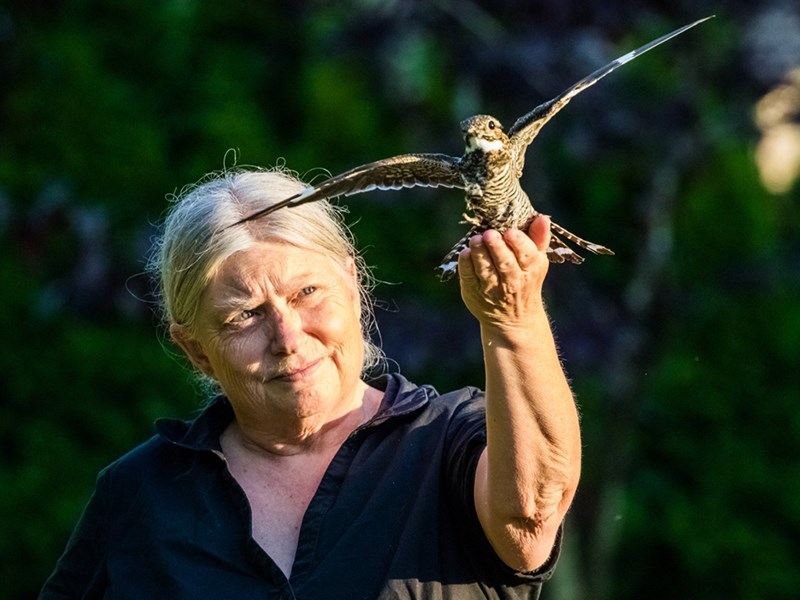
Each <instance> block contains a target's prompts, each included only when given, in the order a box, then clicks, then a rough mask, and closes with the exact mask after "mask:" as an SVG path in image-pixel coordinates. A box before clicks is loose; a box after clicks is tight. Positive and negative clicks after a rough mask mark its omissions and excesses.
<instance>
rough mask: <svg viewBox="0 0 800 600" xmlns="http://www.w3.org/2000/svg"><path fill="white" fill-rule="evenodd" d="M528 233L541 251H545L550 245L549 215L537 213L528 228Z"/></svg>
mask: <svg viewBox="0 0 800 600" xmlns="http://www.w3.org/2000/svg"><path fill="white" fill-rule="evenodd" d="M528 235H529V236H530V237H531V239H532V240H533V243H534V244H536V247H537V248H538V249H539V250H540V251H541V252H547V248H548V247H549V246H550V217H548V216H547V215H543V214H539V215H537V216H536V217H535V218H534V219H533V222H532V223H531V226H530V227H529V228H528Z"/></svg>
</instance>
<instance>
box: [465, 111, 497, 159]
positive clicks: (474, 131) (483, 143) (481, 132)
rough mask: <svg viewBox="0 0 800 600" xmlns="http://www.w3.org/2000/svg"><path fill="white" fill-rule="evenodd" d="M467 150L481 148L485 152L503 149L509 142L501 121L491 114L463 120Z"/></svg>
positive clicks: (472, 150)
mask: <svg viewBox="0 0 800 600" xmlns="http://www.w3.org/2000/svg"><path fill="white" fill-rule="evenodd" d="M461 133H462V134H463V135H464V143H465V144H466V152H467V153H469V152H474V151H475V150H480V151H482V152H484V153H486V152H492V151H494V150H501V149H502V148H504V147H505V145H506V144H507V143H508V136H507V135H506V134H505V132H504V131H503V126H502V125H501V124H500V121H498V120H497V119H495V118H494V117H492V116H490V115H475V116H474V117H470V118H469V119H464V120H463V121H461Z"/></svg>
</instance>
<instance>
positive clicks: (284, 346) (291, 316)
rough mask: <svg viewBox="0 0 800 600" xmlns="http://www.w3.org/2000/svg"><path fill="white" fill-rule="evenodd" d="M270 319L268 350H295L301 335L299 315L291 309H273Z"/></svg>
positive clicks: (274, 351) (289, 352) (291, 352)
mask: <svg viewBox="0 0 800 600" xmlns="http://www.w3.org/2000/svg"><path fill="white" fill-rule="evenodd" d="M270 321H271V332H270V333H271V336H270V351H271V352H272V353H273V354H293V353H295V352H297V351H298V349H299V347H300V341H301V338H302V335H303V326H302V320H301V319H300V315H298V314H297V313H296V312H295V311H292V310H281V311H275V312H274V313H273V314H272V318H271V319H270Z"/></svg>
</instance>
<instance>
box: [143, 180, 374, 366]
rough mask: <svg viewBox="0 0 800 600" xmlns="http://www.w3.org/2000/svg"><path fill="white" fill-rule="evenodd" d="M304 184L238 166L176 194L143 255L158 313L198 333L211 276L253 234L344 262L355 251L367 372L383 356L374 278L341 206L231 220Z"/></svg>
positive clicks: (322, 205) (313, 205)
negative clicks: (149, 251)
mask: <svg viewBox="0 0 800 600" xmlns="http://www.w3.org/2000/svg"><path fill="white" fill-rule="evenodd" d="M305 187H306V185H305V184H304V183H303V182H302V181H300V180H299V179H298V178H297V177H296V176H295V175H294V174H292V173H289V172H287V171H285V170H280V169H274V170H269V171H266V170H246V169H243V168H237V169H226V170H225V171H222V172H219V173H211V174H209V175H207V176H206V177H204V178H203V179H201V180H200V181H199V182H198V183H196V184H193V185H191V186H187V187H186V188H185V189H184V190H183V191H182V192H181V193H180V194H179V195H178V196H176V197H175V198H174V200H173V206H172V207H171V208H170V210H169V211H168V213H167V216H166V218H165V220H164V223H163V225H162V228H161V235H160V237H158V238H157V239H156V242H155V244H154V247H153V252H152V254H151V256H150V260H149V263H148V271H149V272H150V273H151V274H152V275H153V277H154V279H155V281H156V284H157V286H158V296H159V300H160V307H161V312H162V319H163V321H164V322H165V323H166V324H167V325H170V324H173V323H175V324H180V325H183V326H184V327H186V328H187V330H188V331H189V332H190V333H195V330H194V327H195V323H196V319H197V312H198V310H199V306H200V301H201V298H202V295H203V292H204V290H205V289H206V286H207V285H208V283H209V281H210V280H211V279H212V278H213V277H214V275H215V273H216V272H217V270H218V269H219V268H220V266H221V265H222V263H223V262H224V261H225V260H226V259H227V258H228V257H230V256H231V255H233V254H234V253H236V252H239V251H241V250H245V249H247V248H249V247H251V246H252V245H253V244H255V243H256V242H258V241H262V240H265V239H272V240H281V241H284V242H287V243H289V244H292V245H294V246H297V247H299V248H304V249H308V250H313V251H316V252H322V253H324V254H326V255H328V256H331V257H333V258H334V259H339V260H341V261H342V262H344V261H345V260H347V259H348V258H352V259H353V261H354V262H355V265H356V271H357V276H358V288H359V296H360V301H361V331H362V335H363V339H364V364H363V367H362V374H365V373H367V372H368V371H370V370H372V369H375V368H376V367H378V366H379V365H381V364H382V363H383V360H384V357H383V352H382V351H381V349H380V348H379V347H378V346H377V345H375V344H374V343H373V342H372V337H371V336H372V334H376V335H377V333H378V331H377V324H376V321H375V313H374V310H373V304H374V303H373V300H372V294H371V292H372V289H373V287H374V280H373V278H372V274H371V273H370V271H369V269H368V268H367V266H366V263H365V262H364V260H363V258H362V257H361V256H360V255H359V254H358V253H357V252H356V249H355V244H354V240H353V236H352V234H351V233H350V230H349V229H348V227H347V226H346V225H345V223H344V220H343V219H342V212H343V210H342V209H340V208H337V207H335V206H333V205H332V204H331V203H329V202H327V201H325V200H323V201H318V202H311V203H308V204H304V205H301V206H298V207H296V208H289V209H282V210H277V211H275V212H273V213H270V215H269V216H268V217H265V218H263V219H255V220H253V221H248V222H246V223H242V224H241V225H236V226H234V225H235V224H236V223H238V222H239V221H241V220H242V219H244V218H245V217H247V216H248V215H251V214H253V213H255V212H256V211H258V210H260V209H263V208H266V207H267V206H270V205H272V204H274V203H276V202H278V201H280V200H283V199H284V198H288V197H289V196H292V195H294V194H296V193H297V192H299V191H301V190H303V189H304V188H305Z"/></svg>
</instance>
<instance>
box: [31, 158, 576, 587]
mask: <svg viewBox="0 0 800 600" xmlns="http://www.w3.org/2000/svg"><path fill="white" fill-rule="evenodd" d="M303 187H304V186H303V184H302V183H301V182H299V181H297V180H296V179H293V178H292V177H290V176H288V175H287V174H284V173H281V172H246V171H240V172H225V173H223V174H221V175H220V176H217V177H214V178H211V179H210V180H208V181H206V182H205V183H202V184H200V185H198V186H196V187H194V188H193V189H190V190H189V191H188V192H187V193H185V194H184V195H183V197H182V198H180V199H179V200H178V201H177V203H176V204H175V206H174V207H173V209H172V211H171V213H170V214H169V216H168V217H167V219H166V222H165V226H164V230H163V236H162V238H161V243H160V244H159V245H158V247H157V251H156V253H155V255H154V260H153V263H152V264H153V268H154V271H155V272H156V273H157V274H158V276H159V279H160V283H161V290H162V296H163V306H164V313H165V318H166V321H167V322H168V324H169V331H170V334H171V337H172V339H173V340H174V341H175V343H176V344H177V345H178V346H179V347H180V348H181V349H182V350H183V352H184V353H185V354H186V356H187V357H188V359H189V360H190V361H191V363H192V364H193V365H194V367H195V368H196V369H197V370H198V372H199V373H201V374H202V375H203V376H204V377H206V378H207V379H208V380H209V381H211V382H213V384H214V385H215V386H216V387H217V388H218V390H219V392H220V394H219V395H218V396H217V397H216V398H215V399H214V400H213V401H212V402H210V403H209V404H208V406H207V407H206V408H205V409H204V410H203V412H202V413H201V414H200V415H199V416H198V417H197V418H196V419H195V420H193V421H192V422H189V423H184V422H179V421H174V420H162V421H160V422H159V423H158V425H157V428H158V435H156V436H154V437H153V438H152V439H150V440H149V441H147V442H145V443H144V444H143V445H141V446H139V447H137V448H135V449H134V450H132V451H131V452H130V453H128V454H127V455H126V456H124V457H122V458H121V459H119V460H117V461H116V462H115V463H113V464H112V465H110V466H109V467H107V468H106V469H105V470H103V471H102V472H101V474H100V475H99V477H98V482H97V487H96V490H95V492H94V495H93V496H92V499H91V500H90V502H89V504H88V506H87V508H86V511H85V513H84V515H83V517H82V518H81V520H80V522H79V523H78V526H77V527H76V529H75V532H74V533H73V535H72V537H71V539H70V541H69V544H68V545H67V548H66V551H65V553H64V555H63V556H62V558H61V559H60V560H59V562H58V564H57V566H56V569H55V571H54V573H53V575H52V576H51V577H50V579H49V580H48V582H47V583H46V585H45V587H44V589H43V591H42V595H41V597H42V598H99V597H104V598H159V597H163V598H192V599H198V598H237V599H244V598H303V599H314V598H320V599H326V600H330V599H338V598H342V599H352V598H365V599H370V600H372V599H375V598H445V597H447V598H450V597H458V598H486V597H490V598H518V597H525V598H529V597H537V596H538V592H539V588H540V586H541V583H542V581H544V580H545V579H546V578H547V577H549V575H550V573H551V572H552V569H553V567H554V565H555V560H556V557H557V554H558V547H559V540H560V531H561V529H560V527H561V522H562V520H563V517H564V515H565V513H566V511H567V509H568V507H569V505H570V502H571V500H572V497H573V495H574V492H575V489H576V487H577V483H578V478H579V472H580V436H579V429H578V420H577V414H576V409H575V406H574V402H573V399H572V395H571V392H570V389H569V386H568V384H567V381H566V378H565V376H564V373H563V372H562V369H561V365H560V363H559V359H558V356H557V352H556V348H555V344H554V342H553V337H552V334H551V331H550V327H549V322H548V319H547V315H546V314H545V310H544V305H543V302H542V297H541V288H542V282H543V280H544V277H545V274H546V272H547V267H548V264H549V263H548V260H547V258H546V255H545V252H544V250H545V249H546V248H547V246H548V241H549V238H548V235H549V233H548V232H549V224H548V222H547V218H546V217H541V218H539V219H537V220H536V221H534V223H533V224H532V226H531V229H530V232H529V236H528V235H525V234H524V233H523V232H521V231H509V232H506V233H505V234H503V235H501V234H499V233H498V232H496V231H487V232H486V233H484V234H483V235H482V236H476V237H475V238H473V239H472V240H471V241H470V246H469V249H468V250H465V251H464V252H463V253H462V255H461V256H460V258H459V274H460V280H461V292H462V297H463V300H464V302H465V304H466V306H467V308H468V309H469V310H470V312H471V313H472V314H473V315H474V316H475V317H476V318H477V319H478V322H479V323H480V330H481V340H482V345H483V351H484V358H485V368H486V393H485V394H484V393H482V392H480V391H479V390H476V389H473V388H467V389H463V390H458V391H455V392H450V393H448V394H444V395H439V394H437V392H436V391H435V390H433V389H432V388H431V387H429V386H422V387H418V386H416V385H414V384H412V383H410V382H409V381H407V380H406V379H404V378H403V377H401V376H399V375H397V374H390V375H384V376H382V377H379V378H377V379H374V380H367V379H366V378H365V375H364V374H365V373H366V372H367V371H369V369H370V368H371V367H374V366H375V365H376V364H377V363H378V362H379V361H380V351H379V350H378V349H377V348H375V346H373V345H372V343H371V342H370V341H369V339H370V336H369V334H370V330H371V329H372V325H373V317H372V313H371V304H370V299H369V295H368V289H369V286H368V283H369V278H368V274H367V272H366V270H365V269H364V267H363V264H362V262H361V260H360V258H359V257H358V256H357V254H356V253H355V251H354V249H353V246H352V243H351V241H350V240H351V238H350V236H349V232H348V231H347V230H346V228H345V227H344V226H343V224H342V223H341V221H340V219H339V217H338V214H337V213H336V212H335V210H334V209H333V208H332V207H331V205H329V204H328V203H327V202H315V203H310V204H306V205H304V206H301V207H297V208H294V209H290V210H278V211H275V212H274V213H272V214H270V215H269V216H268V217H265V218H263V219H258V220H254V221H250V222H247V223H243V224H239V225H234V224H235V223H238V222H239V221H240V220H241V219H242V218H243V217H245V216H247V215H249V214H252V213H254V212H255V211H257V210H259V209H261V208H264V207H265V206H268V205H270V204H272V203H274V202H277V201H279V200H281V199H283V198H286V197H288V196H291V195H292V194H294V193H295V192H297V191H299V190H300V189H302V188H303Z"/></svg>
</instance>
